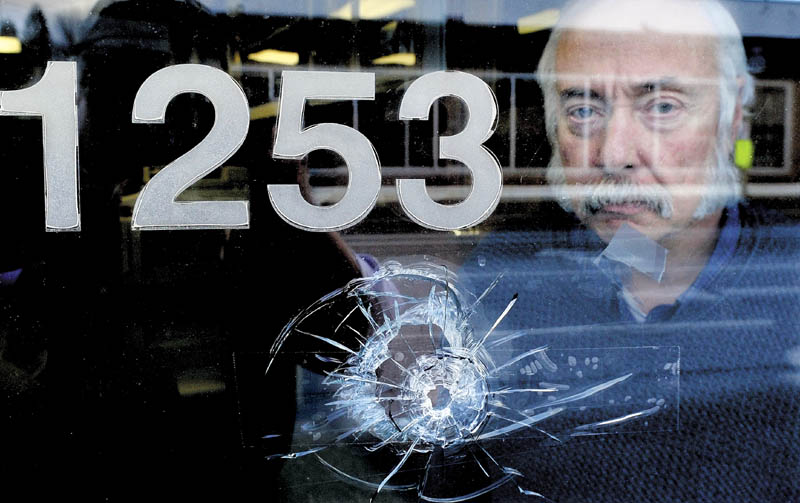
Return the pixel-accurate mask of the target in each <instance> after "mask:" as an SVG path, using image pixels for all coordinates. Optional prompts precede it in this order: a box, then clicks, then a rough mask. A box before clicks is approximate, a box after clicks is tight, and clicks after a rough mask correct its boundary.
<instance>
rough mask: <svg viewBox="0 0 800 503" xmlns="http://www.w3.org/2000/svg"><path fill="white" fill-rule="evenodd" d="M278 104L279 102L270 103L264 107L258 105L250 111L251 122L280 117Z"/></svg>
mask: <svg viewBox="0 0 800 503" xmlns="http://www.w3.org/2000/svg"><path fill="white" fill-rule="evenodd" d="M278 104H279V102H277V101H270V102H269V103H264V104H263V105H258V106H255V107H253V108H251V109H250V120H251V121H254V120H258V119H269V118H270V117H276V116H277V115H278Z"/></svg>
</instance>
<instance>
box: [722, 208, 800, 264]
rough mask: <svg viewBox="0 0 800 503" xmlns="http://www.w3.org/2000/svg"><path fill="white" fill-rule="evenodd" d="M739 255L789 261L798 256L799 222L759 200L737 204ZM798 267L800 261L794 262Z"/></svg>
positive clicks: (757, 258) (799, 248)
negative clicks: (739, 223)
mask: <svg viewBox="0 0 800 503" xmlns="http://www.w3.org/2000/svg"><path fill="white" fill-rule="evenodd" d="M739 214H740V221H741V225H742V231H741V236H740V239H739V242H738V246H737V251H738V253H737V255H739V257H740V258H741V257H749V258H752V259H753V260H758V261H765V260H778V261H790V260H792V259H794V258H798V257H800V225H798V221H796V220H794V219H792V218H790V217H789V216H787V215H786V214H785V213H783V212H781V211H779V210H776V209H773V208H770V207H768V206H767V205H766V204H765V203H762V202H748V203H745V204H742V205H740V209H739ZM795 263H797V265H798V266H800V262H796V261H795Z"/></svg>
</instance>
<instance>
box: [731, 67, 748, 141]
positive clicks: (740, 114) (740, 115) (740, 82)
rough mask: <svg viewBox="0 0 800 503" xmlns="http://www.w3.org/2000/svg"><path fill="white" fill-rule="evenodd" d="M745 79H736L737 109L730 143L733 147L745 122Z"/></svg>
mask: <svg viewBox="0 0 800 503" xmlns="http://www.w3.org/2000/svg"><path fill="white" fill-rule="evenodd" d="M744 83H745V80H744V77H739V78H738V79H736V88H737V93H736V109H735V110H734V111H733V122H732V123H731V130H730V135H731V137H730V141H731V143H730V144H731V145H736V140H738V139H739V138H738V137H739V133H741V131H742V121H743V120H744V105H743V104H742V93H744Z"/></svg>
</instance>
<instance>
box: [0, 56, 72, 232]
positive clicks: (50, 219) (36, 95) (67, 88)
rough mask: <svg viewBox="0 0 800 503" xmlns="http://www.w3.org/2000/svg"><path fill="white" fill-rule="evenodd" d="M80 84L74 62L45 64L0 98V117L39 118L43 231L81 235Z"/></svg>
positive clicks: (2, 93) (3, 92)
mask: <svg viewBox="0 0 800 503" xmlns="http://www.w3.org/2000/svg"><path fill="white" fill-rule="evenodd" d="M77 87H78V78H77V71H76V64H75V63H74V62H67V61H62V62H52V61H50V62H48V63H47V69H46V70H45V72H44V75H43V76H42V78H41V80H39V82H37V83H36V84H34V85H32V86H31V87H29V88H27V89H21V90H18V91H2V92H0V115H38V116H41V117H42V143H43V144H44V195H45V229H46V230H48V231H55V232H61V231H80V230H81V214H80V208H79V206H78V105H77V103H76V95H77Z"/></svg>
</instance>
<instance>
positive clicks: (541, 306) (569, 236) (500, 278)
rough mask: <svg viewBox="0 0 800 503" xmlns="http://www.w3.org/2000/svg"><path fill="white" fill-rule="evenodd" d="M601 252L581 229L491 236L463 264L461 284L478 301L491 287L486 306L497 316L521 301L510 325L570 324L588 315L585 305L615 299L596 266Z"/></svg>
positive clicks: (494, 234)
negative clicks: (515, 300) (508, 304)
mask: <svg viewBox="0 0 800 503" xmlns="http://www.w3.org/2000/svg"><path fill="white" fill-rule="evenodd" d="M601 250H602V244H601V243H599V240H597V239H596V238H595V237H594V235H593V234H591V233H590V232H589V231H586V230H583V229H571V230H568V231H552V230H547V231H515V232H492V233H489V234H488V235H486V236H485V237H484V238H483V239H482V240H481V242H480V243H479V244H478V246H477V247H476V249H475V250H474V252H473V253H472V254H471V255H470V256H469V257H468V258H467V260H466V261H465V262H464V264H463V266H462V268H461V270H460V272H459V280H460V281H461V282H462V284H464V285H465V286H467V288H468V289H469V290H470V291H472V292H473V293H474V294H475V295H477V296H480V295H481V294H482V293H483V292H484V291H485V290H486V289H487V288H489V286H490V285H493V290H492V292H491V294H490V295H487V296H486V299H485V301H484V305H485V307H487V308H488V309H489V311H491V314H493V315H496V314H499V311H501V310H502V308H504V307H505V305H506V304H507V303H508V301H509V300H510V299H511V298H512V297H513V296H515V295H516V296H518V298H519V302H518V307H517V308H515V309H514V310H513V311H512V313H511V314H510V315H509V318H508V322H509V323H510V324H511V325H516V323H514V321H515V319H516V318H518V317H520V319H519V320H517V321H519V322H520V326H523V325H524V326H529V325H531V324H537V325H538V324H542V325H558V324H560V323H565V322H567V321H568V322H570V323H571V322H573V321H575V320H574V319H573V318H574V316H578V315H580V314H581V313H584V314H586V313H587V309H586V306H587V305H592V306H599V305H600V304H601V303H599V302H598V301H599V300H601V299H608V298H609V296H610V295H611V291H610V288H611V285H610V284H609V283H608V281H607V279H606V278H604V277H602V273H601V271H600V270H599V269H598V268H597V267H595V266H593V264H592V260H594V258H595V257H597V254H598V253H599V252H600V251H601ZM598 308H599V307H598ZM573 309H574V310H577V312H574V313H573ZM593 316H594V317H595V318H597V316H598V315H597V313H595V314H594V315H593Z"/></svg>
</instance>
